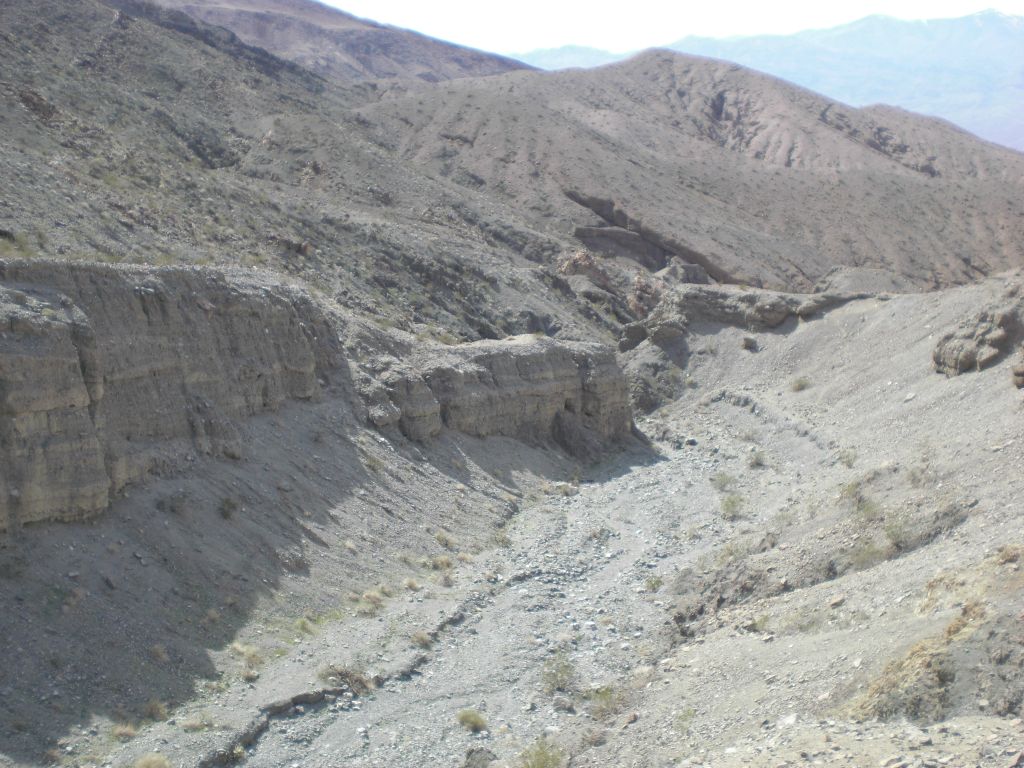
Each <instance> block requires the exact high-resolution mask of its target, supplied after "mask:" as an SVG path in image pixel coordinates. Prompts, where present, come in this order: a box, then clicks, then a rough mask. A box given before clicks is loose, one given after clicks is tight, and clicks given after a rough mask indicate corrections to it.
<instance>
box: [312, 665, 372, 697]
mask: <svg viewBox="0 0 1024 768" xmlns="http://www.w3.org/2000/svg"><path fill="white" fill-rule="evenodd" d="M319 677H320V679H321V680H323V681H324V682H325V683H328V684H330V685H341V684H344V685H347V686H348V687H349V688H351V689H352V692H353V693H355V694H357V695H359V696H363V695H365V694H367V693H369V692H370V691H372V690H373V689H374V688H375V687H376V686H375V684H374V682H373V679H372V678H370V677H368V676H367V675H366V674H365V673H363V672H360V671H359V670H357V669H352V668H351V667H346V666H342V665H340V664H330V665H329V666H326V667H324V668H323V669H321V670H320V672H319Z"/></svg>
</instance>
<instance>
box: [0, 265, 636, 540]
mask: <svg viewBox="0 0 1024 768" xmlns="http://www.w3.org/2000/svg"><path fill="white" fill-rule="evenodd" d="M343 326H344V322H343V321H342V319H341V318H340V316H337V315H333V314H332V313H331V312H330V311H329V310H328V309H327V308H326V307H325V306H324V305H321V304H320V303H318V302H316V301H314V300H312V299H311V298H310V297H309V296H308V295H307V294H306V293H304V292H303V291H301V290H299V289H297V288H295V287H292V286H288V285H285V284H283V283H279V282H273V281H269V282H268V280H267V278H266V277H265V276H260V277H259V278H256V277H253V276H251V275H248V274H246V273H242V272H228V273H225V272H220V271H212V270H206V269H182V268H171V269H148V268H135V267H110V266H101V265H69V264H56V263H38V262H37V263H32V262H9V263H7V262H0V530H4V529H9V528H11V527H13V526H16V525H21V524H24V523H31V522H38V521H44V520H75V519H83V518H87V517H89V516H92V515H95V514H98V513H100V512H102V511H103V510H105V509H106V508H107V506H108V504H109V503H110V498H111V496H112V495H113V494H116V493H117V492H119V491H120V490H122V489H123V488H124V487H125V486H126V485H128V484H130V483H135V482H139V481H142V480H144V479H145V478H146V477H147V476H149V475H150V474H161V473H166V472H173V471H180V470H181V469H182V468H183V467H186V466H187V465H188V464H189V462H192V461H196V460H198V459H199V458H200V457H202V456H218V457H228V458H233V459H240V458H243V457H244V454H245V448H244V439H243V436H242V435H243V433H244V428H243V424H244V421H245V419H247V418H249V417H251V416H254V415H256V414H260V413H264V412H267V411H274V410H277V409H278V408H279V407H280V406H281V405H282V404H283V403H285V402H287V401H289V400H299V401H301V400H310V399H314V398H319V397H321V396H323V395H324V393H325V391H326V390H325V387H327V386H328V385H330V384H331V383H332V382H336V383H337V382H347V381H348V379H349V376H350V370H349V363H348V361H347V360H345V358H344V355H343V351H342V337H343V335H344V333H345V328H344V327H343ZM330 392H331V394H330V396H331V397H337V398H338V399H339V407H345V408H359V409H363V410H364V412H366V413H367V414H368V416H369V420H370V422H371V423H372V424H373V425H375V426H376V427H378V428H384V429H387V428H388V427H391V426H392V425H394V426H397V428H398V430H399V431H400V432H401V434H402V435H403V436H404V437H405V438H410V439H414V440H427V439H429V438H432V437H434V436H436V435H437V434H438V433H439V432H440V431H441V430H442V429H445V428H447V429H451V430H455V431H458V432H463V433H465V434H468V435H473V436H477V437H486V436H489V435H503V436H508V437H516V438H520V439H524V440H529V441H533V442H539V441H550V440H553V441H555V442H557V443H559V444H560V445H562V446H563V447H565V448H566V449H568V450H569V451H570V452H572V453H574V454H577V455H583V456H587V455H591V454H593V453H594V452H596V451H597V450H598V449H599V447H600V446H601V445H602V444H603V443H605V442H607V441H609V440H612V439H614V438H618V437H624V436H626V435H628V434H629V433H630V430H631V427H632V416H631V413H630V409H629V404H628V398H627V394H626V382H625V379H624V377H623V375H622V372H621V371H620V370H619V368H618V366H617V365H616V363H615V358H614V355H613V353H612V351H611V350H609V349H606V348H604V347H601V346H599V345H592V344H565V343H560V342H555V341H552V340H549V339H535V338H533V337H519V338H515V339H511V340H507V341H488V342H481V343H476V344H467V345H464V346H462V347H452V348H443V347H432V348H431V349H429V350H422V351H418V352H417V353H415V354H413V355H411V356H410V357H409V358H408V359H405V360H391V361H390V362H389V363H388V365H387V366H385V369H384V370H383V371H382V373H381V375H380V377H379V379H378V380H376V381H373V383H372V386H370V387H368V388H362V397H363V399H364V400H365V401H366V402H365V403H359V402H357V400H358V398H359V395H356V394H355V391H354V389H353V388H352V387H348V386H341V387H334V388H331V390H330Z"/></svg>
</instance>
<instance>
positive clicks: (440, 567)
mask: <svg viewBox="0 0 1024 768" xmlns="http://www.w3.org/2000/svg"><path fill="white" fill-rule="evenodd" d="M428 565H429V566H430V568H432V569H433V570H435V571H449V570H451V569H452V565H453V563H452V559H451V558H450V557H449V556H448V555H438V556H437V557H434V558H431V560H430V561H429V562H428Z"/></svg>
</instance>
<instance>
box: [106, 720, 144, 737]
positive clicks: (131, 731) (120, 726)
mask: <svg viewBox="0 0 1024 768" xmlns="http://www.w3.org/2000/svg"><path fill="white" fill-rule="evenodd" d="M138 733H139V729H138V728H136V727H135V726H134V725H132V724H131V723H114V726H113V727H112V728H111V729H110V735H111V736H113V737H114V738H115V739H117V740H118V741H131V740H132V739H134V738H135V737H136V735H138Z"/></svg>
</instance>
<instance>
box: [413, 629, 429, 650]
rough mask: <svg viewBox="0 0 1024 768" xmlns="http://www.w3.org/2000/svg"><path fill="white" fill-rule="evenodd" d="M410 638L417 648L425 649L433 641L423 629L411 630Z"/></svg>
mask: <svg viewBox="0 0 1024 768" xmlns="http://www.w3.org/2000/svg"><path fill="white" fill-rule="evenodd" d="M411 639H412V644H413V645H415V646H417V647H419V648H424V649H426V648H429V647H430V646H431V645H433V644H434V641H433V639H432V638H431V637H430V635H429V634H428V633H427V632H424V631H423V630H420V631H419V632H413V634H412V638H411Z"/></svg>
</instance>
